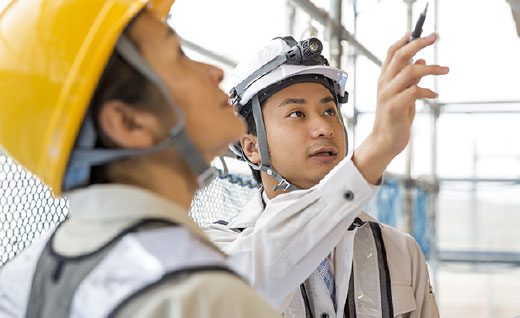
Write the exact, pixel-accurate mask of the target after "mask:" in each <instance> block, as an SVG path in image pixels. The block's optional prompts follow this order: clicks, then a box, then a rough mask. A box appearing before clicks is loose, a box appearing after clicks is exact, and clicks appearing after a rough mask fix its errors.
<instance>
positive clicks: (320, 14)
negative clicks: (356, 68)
mask: <svg viewBox="0 0 520 318" xmlns="http://www.w3.org/2000/svg"><path fill="white" fill-rule="evenodd" d="M289 1H291V2H292V3H294V4H295V5H297V6H298V7H300V8H301V9H302V10H303V11H305V12H307V14H309V15H310V16H311V17H313V18H314V19H316V21H318V22H319V23H320V24H322V25H324V26H328V25H329V24H331V25H333V26H334V28H335V29H337V30H339V31H340V32H341V34H340V35H339V36H340V38H341V39H343V40H345V41H347V42H349V44H350V45H353V46H355V47H356V48H357V49H358V52H359V53H360V54H362V55H364V56H366V57H367V58H368V59H369V60H370V61H372V62H373V63H375V64H376V65H378V66H381V65H383V63H382V62H381V60H380V59H378V58H377V57H376V56H375V55H374V54H372V52H370V50H368V49H367V48H366V47H365V46H363V45H362V44H361V43H359V41H358V40H357V39H356V38H355V37H354V36H353V35H352V34H351V33H350V32H349V31H348V30H347V29H346V28H345V27H344V26H343V25H342V24H340V23H338V22H337V21H335V20H334V19H333V18H332V17H331V16H330V15H329V14H328V13H327V11H325V10H323V9H320V8H318V7H317V6H316V5H314V3H312V2H311V1H310V0H289Z"/></svg>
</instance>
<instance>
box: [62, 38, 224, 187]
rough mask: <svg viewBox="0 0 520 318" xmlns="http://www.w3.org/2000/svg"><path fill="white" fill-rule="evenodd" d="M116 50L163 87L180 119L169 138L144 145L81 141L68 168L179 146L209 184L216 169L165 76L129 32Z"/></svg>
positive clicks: (200, 181)
mask: <svg viewBox="0 0 520 318" xmlns="http://www.w3.org/2000/svg"><path fill="white" fill-rule="evenodd" d="M116 50H117V52H118V53H119V54H120V55H121V57H123V59H124V60H125V61H126V62H128V63H129V64H130V65H131V66H132V67H133V68H134V69H135V70H136V71H138V72H139V73H141V74H142V75H143V76H144V77H145V78H146V79H148V80H149V81H150V82H152V83H153V84H154V85H155V86H156V87H157V88H158V89H159V90H160V91H161V93H162V95H163V96H164V98H165V99H166V101H167V102H168V104H169V105H170V106H171V107H172V108H173V109H174V111H175V113H176V115H177V118H178V121H179V122H178V123H177V124H176V125H175V126H173V127H172V128H171V130H170V134H169V137H168V139H167V140H165V141H163V142H161V143H159V144H156V145H154V146H151V147H148V148H144V149H92V148H93V147H94V145H93V144H92V145H91V146H90V147H88V146H86V145H85V146H86V147H81V146H82V145H80V147H79V148H76V149H74V151H73V153H72V155H71V159H70V164H69V168H68V170H71V171H74V170H76V171H77V170H78V168H80V169H84V168H88V169H90V167H92V166H96V165H101V164H104V163H107V162H110V161H113V160H116V159H122V158H127V157H132V156H137V155H144V154H149V153H153V152H157V151H161V150H164V149H167V148H169V147H175V148H177V150H178V151H179V154H180V155H181V156H182V158H183V160H184V162H185V163H186V164H187V165H188V167H189V168H190V170H191V171H192V172H193V173H194V174H195V175H196V176H197V182H198V184H199V186H200V187H204V186H206V185H208V184H209V183H210V182H211V181H212V180H213V177H214V175H215V169H214V168H213V167H211V166H209V165H208V164H207V162H206V160H205V158H204V156H203V155H202V153H201V152H200V151H199V150H198V149H197V147H196V146H195V144H194V143H193V141H192V140H191V138H190V136H189V135H188V133H187V131H186V127H185V117H184V113H183V112H182V110H181V109H180V108H179V106H177V104H176V103H175V102H174V100H173V98H172V96H171V95H170V92H169V91H168V89H167V88H166V86H165V85H164V83H163V81H162V79H161V78H160V77H159V75H158V74H157V73H156V72H155V71H154V70H153V69H152V68H151V67H150V65H148V63H147V62H146V61H145V60H144V58H143V57H142V56H141V54H140V53H139V51H138V50H137V48H136V47H135V46H134V45H133V43H132V42H131V41H130V40H129V39H128V38H127V37H126V35H124V34H122V35H121V36H120V38H119V41H118V42H117V45H116ZM89 120H90V121H91V120H92V119H91V118H88V116H87V118H86V121H89ZM87 124H91V123H87ZM90 139H92V138H90ZM83 175H84V176H83V178H82V179H84V178H86V177H89V173H87V174H86V176H85V174H83ZM87 181H88V180H75V182H74V183H76V184H78V185H79V184H80V183H81V182H83V183H85V182H87ZM71 186H74V185H71Z"/></svg>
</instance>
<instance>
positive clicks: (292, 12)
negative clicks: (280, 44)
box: [285, 0, 296, 36]
mask: <svg viewBox="0 0 520 318" xmlns="http://www.w3.org/2000/svg"><path fill="white" fill-rule="evenodd" d="M285 7H286V10H287V25H286V28H287V34H288V35H291V36H294V21H295V19H296V8H295V7H294V5H293V4H292V3H291V2H290V1H289V0H287V1H286V3H285Z"/></svg>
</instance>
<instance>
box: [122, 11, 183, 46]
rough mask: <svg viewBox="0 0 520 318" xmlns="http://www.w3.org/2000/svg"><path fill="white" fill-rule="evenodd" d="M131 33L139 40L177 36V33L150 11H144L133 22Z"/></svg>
mask: <svg viewBox="0 0 520 318" xmlns="http://www.w3.org/2000/svg"><path fill="white" fill-rule="evenodd" d="M130 33H131V34H132V35H133V36H135V38H137V39H139V40H142V41H143V40H146V39H148V38H150V37H155V36H159V37H162V38H164V37H166V36H169V35H175V31H174V30H173V29H172V28H171V27H170V26H169V25H168V24H166V23H165V22H163V21H161V20H159V19H157V18H156V17H155V16H154V15H152V14H151V13H150V12H148V11H144V12H142V13H141V14H139V16H137V17H136V19H135V20H134V21H133V22H132V25H131V28H130Z"/></svg>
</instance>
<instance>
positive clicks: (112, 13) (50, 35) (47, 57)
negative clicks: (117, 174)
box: [0, 0, 174, 195]
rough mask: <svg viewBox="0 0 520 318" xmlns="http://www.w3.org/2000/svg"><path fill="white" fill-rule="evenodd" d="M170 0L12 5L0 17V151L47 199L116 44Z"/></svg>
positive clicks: (20, 1) (18, 1) (47, 0)
mask: <svg viewBox="0 0 520 318" xmlns="http://www.w3.org/2000/svg"><path fill="white" fill-rule="evenodd" d="M173 2H174V0H30V1H29V0H14V1H12V2H11V3H10V4H9V6H8V7H7V8H5V9H4V11H3V12H2V13H1V14H0V105H1V106H0V107H1V108H0V109H1V110H0V146H1V147H2V150H3V151H4V152H5V153H7V154H8V155H10V156H11V157H12V158H14V159H15V160H16V161H18V162H19V163H20V164H21V165H23V166H24V167H25V168H27V169H28V170H29V171H31V172H32V173H34V174H35V175H37V176H38V177H39V178H40V179H41V180H42V181H43V182H44V183H46V184H47V185H48V186H50V187H51V188H52V190H53V192H54V194H55V195H60V194H61V191H62V180H63V177H64V174H65V170H66V167H67V163H68V160H69V156H70V153H71V150H72V147H73V146H74V141H75V139H76V136H77V134H78V130H79V129H80V126H81V123H82V121H83V118H84V116H85V113H86V111H87V108H88V106H89V104H90V99H91V98H92V95H93V93H94V91H95V89H96V86H97V84H98V81H99V79H100V77H101V75H102V73H103V69H104V67H105V64H106V63H107V61H108V59H109V57H110V55H111V54H112V52H113V50H114V47H115V45H116V42H117V39H118V37H119V35H120V34H121V32H122V31H123V29H124V28H125V27H126V26H127V24H128V23H129V22H130V21H131V19H132V18H133V17H134V16H135V15H136V14H137V13H138V12H140V11H141V10H142V9H144V8H145V7H146V8H147V10H148V11H149V12H152V13H153V14H154V15H156V16H157V17H158V18H160V19H163V18H165V17H166V15H167V14H168V12H169V9H170V7H171V5H172V4H173Z"/></svg>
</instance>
